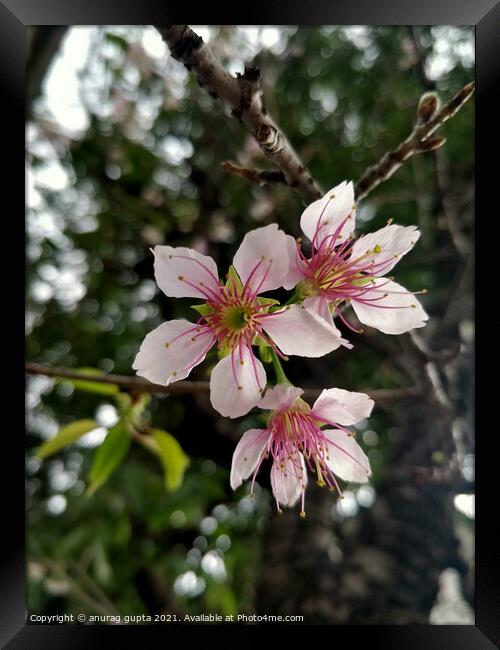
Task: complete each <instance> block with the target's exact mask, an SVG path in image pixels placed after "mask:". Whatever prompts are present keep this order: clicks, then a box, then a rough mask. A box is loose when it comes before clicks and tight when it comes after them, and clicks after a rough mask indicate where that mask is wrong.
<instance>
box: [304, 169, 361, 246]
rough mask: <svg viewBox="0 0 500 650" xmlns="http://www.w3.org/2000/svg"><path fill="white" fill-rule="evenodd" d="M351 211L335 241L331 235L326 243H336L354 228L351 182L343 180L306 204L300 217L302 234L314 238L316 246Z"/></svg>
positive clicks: (333, 231)
mask: <svg viewBox="0 0 500 650" xmlns="http://www.w3.org/2000/svg"><path fill="white" fill-rule="evenodd" d="M351 212H352V214H351V216H350V218H348V219H347V221H346V223H345V224H344V225H343V226H342V228H341V229H340V231H339V233H338V236H337V237H336V238H335V241H333V239H334V238H333V237H332V238H330V239H329V240H328V242H327V243H334V244H335V245H338V244H340V243H342V242H343V241H345V240H346V239H347V238H348V237H349V236H350V234H351V233H352V232H353V230H354V226H355V214H356V211H355V202H354V188H353V185H352V183H351V182H349V183H348V182H347V181H343V182H342V183H340V184H339V185H337V186H336V187H334V188H333V189H331V190H330V191H329V192H327V193H326V194H325V196H324V197H323V198H321V199H318V200H317V201H314V203H311V205H308V206H307V208H306V209H305V210H304V212H303V213H302V216H301V218H300V227H301V228H302V232H303V233H304V235H306V237H308V238H309V239H310V240H311V241H313V240H314V243H315V245H316V247H317V248H318V247H319V245H320V243H321V242H322V241H323V239H324V238H325V237H327V236H328V235H333V234H334V233H335V232H336V230H337V229H338V228H339V227H340V225H341V224H342V222H343V221H344V220H345V219H346V218H347V217H348V215H349V214H350V213H351ZM316 233H317V234H316Z"/></svg>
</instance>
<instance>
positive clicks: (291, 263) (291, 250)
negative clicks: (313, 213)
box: [283, 235, 306, 291]
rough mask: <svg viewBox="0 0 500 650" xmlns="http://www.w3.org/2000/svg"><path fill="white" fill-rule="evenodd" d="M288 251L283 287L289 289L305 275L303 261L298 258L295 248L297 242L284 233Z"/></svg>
mask: <svg viewBox="0 0 500 650" xmlns="http://www.w3.org/2000/svg"><path fill="white" fill-rule="evenodd" d="M286 239H287V251H288V273H287V274H286V276H285V278H284V280H283V287H284V288H285V289H286V290H287V291H290V290H291V289H293V288H294V287H295V286H296V285H297V284H298V283H299V282H300V281H301V280H303V279H304V278H305V277H306V272H305V268H306V266H305V263H304V261H303V260H302V259H301V258H300V256H299V254H298V250H297V242H296V241H295V239H294V238H293V237H291V236H290V235H286Z"/></svg>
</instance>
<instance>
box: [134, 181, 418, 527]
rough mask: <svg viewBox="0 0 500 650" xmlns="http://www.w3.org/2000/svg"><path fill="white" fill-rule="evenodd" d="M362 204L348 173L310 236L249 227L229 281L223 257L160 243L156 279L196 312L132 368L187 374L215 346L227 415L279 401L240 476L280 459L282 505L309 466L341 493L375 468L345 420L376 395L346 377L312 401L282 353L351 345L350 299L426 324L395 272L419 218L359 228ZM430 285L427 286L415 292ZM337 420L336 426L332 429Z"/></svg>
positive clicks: (318, 213) (387, 327) (219, 395)
mask: <svg viewBox="0 0 500 650" xmlns="http://www.w3.org/2000/svg"><path fill="white" fill-rule="evenodd" d="M355 217H356V205H355V200H354V190H353V185H352V183H351V182H349V183H348V182H345V181H344V182H343V183H341V184H340V185H338V186H337V187H335V188H333V189H332V190H330V191H329V192H327V194H325V196H324V197H323V198H321V199H319V200H317V201H315V202H314V203H312V204H311V205H309V206H308V207H307V208H306V209H305V210H304V212H303V214H302V217H301V220H300V226H301V229H302V232H303V234H304V236H305V237H306V238H308V239H309V240H310V251H309V254H308V255H306V254H305V253H304V252H303V250H302V247H301V241H300V240H297V241H296V240H295V239H294V238H293V237H291V236H290V235H287V234H285V233H284V232H283V231H282V230H280V229H279V228H278V225H277V224H274V223H273V224H270V225H267V226H264V227H262V228H256V229H255V230H252V231H251V232H249V233H247V234H246V235H245V237H244V238H243V241H242V242H241V245H240V247H239V248H238V250H237V251H236V254H235V256H234V259H233V264H232V266H231V267H230V269H229V272H228V273H227V275H226V278H225V281H221V279H220V276H219V271H218V269H217V265H216V263H215V261H214V260H213V259H212V258H211V257H208V256H206V255H202V254H201V253H199V252H197V251H196V250H193V249H191V248H184V247H175V248H174V247H171V246H156V247H155V248H154V250H153V254H154V271H155V278H156V281H157V283H158V286H159V287H160V289H161V290H162V291H163V292H164V293H165V294H166V295H167V296H169V297H172V298H195V299H199V300H201V301H202V302H201V304H197V305H194V307H193V308H194V309H195V310H196V312H197V314H198V316H199V317H198V318H197V319H196V320H195V321H194V322H189V321H187V320H183V319H177V320H171V321H167V322H165V323H163V324H161V325H160V326H159V327H157V328H156V329H155V330H153V331H152V332H150V333H149V334H148V335H147V336H146V338H145V339H144V341H143V343H142V345H141V347H140V350H139V352H138V354H137V356H136V358H135V361H134V364H133V367H134V369H135V370H136V371H137V374H138V375H140V376H142V377H145V378H147V379H148V380H150V381H152V382H155V383H158V384H161V385H164V386H168V385H169V384H171V383H172V382H175V381H178V380H180V379H184V378H186V377H187V376H188V375H189V373H190V372H191V370H192V369H193V368H194V367H195V366H197V365H198V364H200V363H202V361H203V360H204V359H205V356H206V355H207V353H208V352H209V350H210V349H211V348H212V347H214V346H215V347H216V348H217V350H218V353H219V357H220V358H219V361H218V363H217V365H216V366H215V367H214V369H213V370H212V373H211V377H210V400H211V403H212V405H213V407H214V408H215V409H216V410H217V411H218V412H219V413H220V414H221V415H223V416H226V417H229V418H236V417H240V416H243V415H245V414H246V413H248V412H249V411H250V410H251V409H252V408H253V407H255V406H258V407H259V408H260V409H263V410H265V411H270V414H269V417H268V419H267V427H266V428H265V429H251V430H249V431H247V432H246V433H245V434H244V435H243V436H242V438H241V440H240V441H239V443H238V445H237V447H236V450H235V452H234V456H233V462H232V469H231V486H232V487H233V489H236V488H237V487H238V486H239V485H241V483H242V481H243V480H244V479H247V478H249V477H250V476H251V477H252V489H253V484H254V481H255V477H256V475H257V472H258V470H259V468H260V466H261V464H262V462H263V460H264V459H265V458H268V457H271V458H272V468H271V485H272V489H273V493H274V496H275V499H276V503H277V507H278V510H279V511H280V505H284V506H292V505H294V504H295V503H296V502H297V501H298V500H299V499H301V503H302V507H301V514H303V513H304V495H305V489H306V485H307V471H306V468H307V467H309V469H310V471H311V472H312V473H313V474H315V475H316V477H317V482H318V484H319V485H328V486H329V487H330V488H331V489H336V490H337V491H338V492H339V494H340V495H341V494H342V492H341V489H340V486H339V485H338V481H337V478H341V479H343V480H345V481H353V482H358V483H363V482H366V481H367V480H368V478H369V476H370V464H369V461H368V458H367V457H366V455H365V454H364V452H363V451H362V449H361V447H360V446H359V445H358V443H357V442H356V441H355V440H354V435H353V432H352V431H350V430H349V429H347V428H346V427H348V426H351V425H354V424H356V423H357V422H358V421H359V420H361V419H363V418H366V417H368V416H369V415H370V413H371V410H372V408H373V405H374V404H373V400H371V399H370V398H369V397H368V396H367V395H364V394H362V393H355V392H350V391H346V390H342V389H340V388H329V389H326V390H324V391H323V392H322V393H321V395H320V397H319V398H318V399H317V400H316V402H315V403H314V405H313V406H312V407H310V406H309V405H308V404H307V403H306V402H305V401H304V400H303V399H302V398H301V397H300V396H301V395H302V393H303V391H302V389H300V388H297V387H294V386H292V385H291V384H290V382H289V381H288V380H287V378H286V376H285V374H284V372H283V370H282V367H281V363H280V361H279V359H280V358H281V359H283V360H287V359H288V357H289V356H293V355H296V356H302V357H322V356H324V355H326V354H329V353H330V352H332V351H334V350H336V349H337V348H339V347H341V346H344V347H347V348H352V345H351V343H350V342H349V341H348V340H347V339H346V338H344V337H343V336H342V333H341V331H340V330H339V329H338V327H337V325H336V324H335V318H338V323H339V324H341V325H342V326H343V327H345V328H346V329H347V330H351V331H354V332H361V331H362V330H361V329H358V328H357V327H355V326H354V325H353V324H352V322H351V321H350V320H349V317H348V316H347V315H346V312H347V313H348V311H347V308H348V307H349V306H351V307H352V309H353V310H354V312H355V314H356V317H357V319H358V320H359V322H360V323H362V324H363V325H366V326H369V327H374V328H376V329H378V330H380V331H381V332H384V333H386V334H402V333H403V332H407V331H409V330H411V329H414V328H418V327H422V326H424V325H425V322H426V320H427V318H428V316H427V314H426V312H425V310H424V309H423V307H422V305H421V304H420V302H419V301H418V299H417V298H416V293H412V292H410V291H408V290H406V289H405V288H404V287H402V286H401V285H400V284H398V283H396V282H395V281H394V279H393V277H391V276H388V275H387V274H388V273H389V271H391V270H392V269H393V267H394V266H395V265H396V263H397V262H398V261H399V260H400V259H401V257H402V256H403V255H406V253H408V251H410V250H411V249H412V248H413V246H414V245H415V243H416V242H417V240H418V238H419V236H420V233H419V231H418V230H417V228H416V227H414V226H400V225H396V224H392V223H391V222H388V223H387V225H386V226H385V227H383V228H381V229H380V230H378V231H376V232H373V233H370V234H366V235H361V236H359V237H356V236H355V235H354V230H355ZM278 288H283V289H285V290H288V291H292V290H293V293H292V294H291V296H290V299H289V300H288V301H287V302H286V303H285V304H280V303H279V302H278V301H277V300H275V299H273V298H269V297H266V296H263V294H266V293H267V292H269V291H272V290H275V289H278ZM417 293H422V292H417ZM263 350H264V351H267V353H269V355H270V356H271V357H272V358H273V360H274V361H275V369H276V380H277V384H276V385H275V386H274V387H271V388H268V389H267V391H266V387H267V383H268V380H267V376H266V371H265V369H264V366H263V364H262V362H261V359H260V358H259V356H261V355H262V351H263ZM323 427H328V428H323Z"/></svg>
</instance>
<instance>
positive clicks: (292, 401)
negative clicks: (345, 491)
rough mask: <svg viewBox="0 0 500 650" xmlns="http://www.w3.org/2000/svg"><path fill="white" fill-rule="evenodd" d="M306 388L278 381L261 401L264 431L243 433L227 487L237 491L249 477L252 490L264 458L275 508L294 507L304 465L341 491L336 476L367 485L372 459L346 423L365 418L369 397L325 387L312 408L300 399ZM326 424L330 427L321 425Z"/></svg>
mask: <svg viewBox="0 0 500 650" xmlns="http://www.w3.org/2000/svg"><path fill="white" fill-rule="evenodd" d="M303 392H304V391H303V390H302V389H301V388H296V387H295V386H285V385H282V384H279V385H277V386H275V387H274V388H271V389H269V390H268V391H267V392H266V394H265V396H264V397H263V398H262V400H261V401H260V403H259V407H260V408H262V409H266V410H270V411H272V412H271V415H270V417H269V419H268V423H267V428H266V429H250V430H249V431H247V432H246V433H244V434H243V436H242V437H241V440H240V441H239V442H238V444H237V446H236V449H235V451H234V455H233V462H232V466H231V487H232V488H233V490H235V489H236V488H237V487H239V486H240V485H241V484H242V482H243V481H244V480H245V479H247V478H249V477H250V476H252V490H253V485H254V482H255V478H256V475H257V472H258V471H259V468H260V466H261V463H262V461H263V460H264V459H265V458H268V457H269V456H270V457H271V458H272V467H271V486H272V489H273V493H274V497H275V499H276V504H277V507H278V511H280V504H281V505H284V506H293V505H294V504H295V503H296V502H297V500H298V499H299V497H302V507H301V515H302V516H304V498H305V490H306V486H307V473H306V465H307V466H308V467H309V468H310V470H311V471H312V472H313V473H314V474H316V477H317V482H318V484H319V485H321V486H324V485H328V487H329V488H330V489H332V490H333V489H335V488H336V489H337V490H338V492H339V494H340V496H342V492H341V490H340V487H339V485H338V482H337V479H336V477H339V478H341V479H343V480H345V481H353V482H356V483H366V482H367V481H368V478H369V476H370V475H371V470H370V463H369V461H368V458H367V457H366V456H365V454H364V452H363V450H362V449H361V447H360V446H359V445H358V443H357V442H356V441H355V440H354V434H353V433H352V432H351V431H349V430H348V429H347V428H346V427H347V426H349V425H352V424H355V423H356V422H359V421H360V420H362V419H363V418H365V417H368V416H369V415H370V413H371V411H372V408H373V400H372V399H370V398H369V397H368V395H365V394H364V393H352V392H350V391H347V390H342V389H340V388H329V389H326V390H323V392H322V393H321V395H320V396H319V397H318V399H317V400H316V402H315V403H314V405H313V407H312V408H311V407H310V406H309V405H308V404H307V403H306V402H304V400H302V399H301V397H300V395H302V393H303ZM324 426H328V427H333V428H328V429H322V427H324Z"/></svg>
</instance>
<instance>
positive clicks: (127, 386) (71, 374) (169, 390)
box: [25, 361, 420, 406]
mask: <svg viewBox="0 0 500 650" xmlns="http://www.w3.org/2000/svg"><path fill="white" fill-rule="evenodd" d="M25 370H26V373H27V374H28V375H44V376H46V377H56V378H58V379H68V380H79V381H87V382H92V383H98V384H113V385H114V386H119V387H120V388H121V389H123V390H125V391H128V392H130V393H137V394H139V393H151V394H153V393H154V394H158V395H196V394H198V393H208V392H209V391H210V383H209V382H208V381H177V382H175V383H174V384H171V385H170V386H161V385H159V384H153V383H151V382H149V381H147V380H146V379H142V378H141V377H132V376H129V375H96V376H93V375H88V374H85V373H83V372H78V371H77V370H71V369H69V368H58V367H55V366H46V365H43V364H40V363H33V362H29V361H28V362H26V364H25ZM321 390H322V389H321V388H306V389H305V390H304V397H306V398H308V399H310V400H313V399H316V398H317V397H318V396H319V394H320V393H321ZM364 392H366V393H367V394H368V395H369V396H370V397H371V398H372V399H373V400H374V401H375V403H376V405H377V406H386V405H388V404H392V403H393V402H394V401H396V400H404V399H412V398H415V397H418V396H419V395H420V388H419V387H418V386H405V387H401V388H389V389H366V390H365V391H364Z"/></svg>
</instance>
